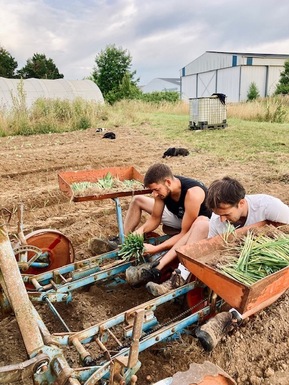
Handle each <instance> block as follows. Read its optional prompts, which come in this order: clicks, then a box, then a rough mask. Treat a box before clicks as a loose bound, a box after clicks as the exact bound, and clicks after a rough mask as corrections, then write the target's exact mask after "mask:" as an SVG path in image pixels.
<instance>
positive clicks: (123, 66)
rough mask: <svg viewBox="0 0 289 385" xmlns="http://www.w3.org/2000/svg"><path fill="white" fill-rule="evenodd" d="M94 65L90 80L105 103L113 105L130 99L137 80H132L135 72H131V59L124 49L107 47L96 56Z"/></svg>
mask: <svg viewBox="0 0 289 385" xmlns="http://www.w3.org/2000/svg"><path fill="white" fill-rule="evenodd" d="M95 63H96V66H95V67H94V69H93V72H92V74H91V77H90V78H91V80H93V81H94V82H95V83H96V84H97V85H98V87H99V88H100V90H101V92H102V94H103V97H104V98H105V100H106V101H108V102H109V103H114V102H115V101H117V100H120V99H123V98H131V96H132V95H131V93H132V94H133V93H134V92H135V91H136V88H137V82H138V81H139V79H137V80H134V79H133V78H134V76H135V74H136V71H131V65H132V64H131V63H132V58H131V55H130V53H129V52H128V51H127V50H126V49H122V48H117V47H116V46H115V45H114V44H112V45H108V46H107V47H106V48H105V50H102V51H101V52H100V53H99V54H97V56H96V58H95ZM130 92H131V93H130Z"/></svg>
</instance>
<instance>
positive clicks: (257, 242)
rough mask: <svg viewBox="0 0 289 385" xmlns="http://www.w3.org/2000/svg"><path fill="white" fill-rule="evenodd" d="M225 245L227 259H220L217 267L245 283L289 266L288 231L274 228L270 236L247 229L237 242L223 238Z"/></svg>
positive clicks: (248, 283)
mask: <svg viewBox="0 0 289 385" xmlns="http://www.w3.org/2000/svg"><path fill="white" fill-rule="evenodd" d="M226 249H227V250H226V254H227V252H229V253H228V255H227V256H226V261H230V262H227V263H225V264H223V265H222V264H221V263H219V264H217V268H218V269H219V270H220V271H221V272H223V273H225V275H227V276H229V277H232V278H234V279H236V280H237V281H239V282H241V283H243V284H245V285H248V286H250V285H252V284H253V283H255V282H257V281H259V280H260V279H262V278H265V277H267V276H268V275H270V274H273V273H275V272H276V271H279V270H281V269H283V268H284V267H287V266H289V234H285V233H283V232H281V231H278V230H277V229H276V230H275V231H274V230H273V231H272V232H271V234H270V236H269V235H268V234H264V233H263V234H256V233H254V231H251V230H249V231H248V232H247V235H246V236H245V237H243V238H242V239H241V240H240V243H239V244H235V245H234V246H233V245H230V243H228V242H226Z"/></svg>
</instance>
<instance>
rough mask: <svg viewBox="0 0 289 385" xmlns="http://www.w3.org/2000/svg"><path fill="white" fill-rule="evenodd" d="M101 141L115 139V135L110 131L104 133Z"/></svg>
mask: <svg viewBox="0 0 289 385" xmlns="http://www.w3.org/2000/svg"><path fill="white" fill-rule="evenodd" d="M102 139H115V133H114V132H111V131H109V132H106V133H105V134H104V135H103V137H102Z"/></svg>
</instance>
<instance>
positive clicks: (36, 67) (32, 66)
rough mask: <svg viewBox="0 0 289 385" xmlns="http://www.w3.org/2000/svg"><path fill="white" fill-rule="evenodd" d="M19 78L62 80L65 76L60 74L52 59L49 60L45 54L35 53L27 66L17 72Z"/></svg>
mask: <svg viewBox="0 0 289 385" xmlns="http://www.w3.org/2000/svg"><path fill="white" fill-rule="evenodd" d="M17 75H18V77H21V78H23V79H29V78H37V79H61V78H63V77H64V76H63V75H62V74H60V73H59V70H58V68H57V67H56V65H55V64H54V62H53V60H52V59H50V58H49V59H47V58H46V56H45V55H44V54H39V53H35V54H34V55H33V57H32V58H30V59H28V60H27V62H26V65H25V66H24V67H23V68H21V69H20V70H19V71H17Z"/></svg>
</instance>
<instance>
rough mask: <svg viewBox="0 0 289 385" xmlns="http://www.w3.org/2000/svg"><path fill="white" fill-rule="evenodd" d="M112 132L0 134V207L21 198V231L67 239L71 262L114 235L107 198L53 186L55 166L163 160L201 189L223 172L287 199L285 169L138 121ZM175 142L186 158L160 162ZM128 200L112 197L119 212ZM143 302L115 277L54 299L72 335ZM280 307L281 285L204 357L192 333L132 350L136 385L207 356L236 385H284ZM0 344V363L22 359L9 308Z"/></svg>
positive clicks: (287, 347)
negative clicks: (78, 196) (165, 135)
mask: <svg viewBox="0 0 289 385" xmlns="http://www.w3.org/2000/svg"><path fill="white" fill-rule="evenodd" d="M227 129H229V128H227ZM113 131H114V132H115V133H116V139H115V140H109V139H101V137H102V134H101V133H96V132H95V129H93V128H91V129H88V130H86V131H82V132H72V133H64V134H52V135H35V136H30V137H7V138H0V159H1V162H0V175H1V185H0V208H3V207H5V208H8V209H10V210H12V209H14V208H16V207H17V205H18V204H19V203H20V202H23V203H24V233H25V234H27V233H29V232H31V231H33V230H37V229H56V230H59V231H61V232H62V233H63V234H65V235H66V236H67V237H68V238H69V239H70V240H71V242H72V244H73V246H74V249H75V254H76V260H82V259H85V258H88V257H91V256H92V254H91V253H90V251H89V248H88V241H89V239H91V238H92V237H100V238H107V237H108V236H111V235H115V234H117V233H118V227H117V221H116V211H115V205H114V202H113V201H112V200H111V199H108V200H101V201H90V202H77V203H75V202H72V201H70V200H69V198H68V197H67V196H65V195H64V194H63V193H62V192H61V191H60V189H59V186H58V179H57V174H58V173H59V172H61V171H76V170H87V169H101V168H106V167H111V166H118V167H121V166H124V167H128V166H134V167H135V168H136V169H137V170H138V171H139V172H140V173H141V174H144V173H145V172H146V170H147V168H148V167H149V166H150V165H151V164H153V163H156V162H164V163H166V164H168V165H169V166H170V167H171V168H172V170H173V172H174V173H175V174H180V175H184V176H191V177H194V178H196V179H199V180H201V181H203V182H204V183H205V184H207V185H209V184H210V183H211V182H212V181H213V180H214V179H216V178H219V177H222V176H225V175H230V176H233V177H236V178H238V179H239V180H240V181H241V182H242V183H243V184H244V186H245V187H246V189H247V192H248V193H268V194H272V195H274V196H277V197H279V198H281V199H282V200H283V201H284V202H285V203H287V204H289V193H288V191H289V176H288V174H284V175H280V176H279V178H276V176H274V178H272V173H271V170H270V169H268V168H266V167H264V165H263V164H261V163H257V164H255V163H253V162H252V163H248V164H244V163H239V162H238V161H236V160H232V161H230V162H228V161H227V160H226V159H222V158H219V157H217V156H214V155H212V154H206V153H205V152H203V151H197V149H194V148H190V147H188V146H187V145H186V143H170V141H169V140H164V139H162V138H159V137H158V136H157V135H154V136H151V135H149V134H148V131H147V129H146V128H145V127H144V128H143V130H138V131H136V130H134V129H132V128H126V127H117V128H115V129H113ZM191 134H192V135H201V133H195V132H192V133H191ZM175 146H181V147H187V148H188V149H189V150H190V155H189V156H187V157H172V158H166V159H162V155H163V152H164V151H165V150H166V149H167V148H168V147H175ZM284 156H285V155H284ZM288 164H289V159H288ZM288 171H289V170H288ZM130 199H131V198H130V197H123V198H121V199H120V201H121V206H122V211H123V215H125V212H126V210H127V207H128V204H129V201H130ZM15 229H16V220H15V219H12V221H11V226H10V228H9V231H11V232H13V231H15ZM150 299H151V296H150V295H149V293H147V292H146V290H145V288H144V287H140V288H137V289H133V288H131V287H130V286H128V285H127V284H126V283H124V284H120V285H118V286H115V287H114V288H110V290H108V289H107V288H106V287H105V286H104V285H96V284H94V285H91V286H90V287H88V288H84V289H80V290H79V291H77V292H75V293H73V300H72V302H70V303H68V304H62V303H61V304H57V309H58V311H59V312H60V314H61V315H62V317H63V318H64V319H65V321H66V322H67V324H68V325H69V328H70V329H71V330H73V331H80V330H83V329H85V328H87V327H89V326H91V325H93V324H95V323H97V322H100V321H103V320H106V319H108V318H110V317H112V316H113V315H116V314H118V313H120V312H122V311H125V310H127V309H130V308H131V307H133V306H136V305H138V304H140V303H142V302H145V301H148V300H150ZM178 306H180V304H177V303H172V304H170V305H169V307H168V308H167V311H166V316H167V317H170V316H172V317H173V316H174V315H175V312H176V308H177V307H178ZM288 308H289V293H288V291H287V293H285V294H283V296H282V297H280V298H279V299H278V300H277V301H276V302H275V303H274V304H272V305H271V306H269V307H267V308H266V309H264V310H262V311H260V312H259V313H258V314H255V315H254V316H252V317H250V320H249V321H248V322H246V323H244V325H242V326H241V327H240V328H238V329H237V330H235V331H234V332H232V333H231V334H229V335H227V336H226V337H224V338H223V339H222V341H221V342H220V343H219V344H218V345H217V347H216V348H215V349H214V350H213V351H212V352H210V353H209V352H205V351H204V349H203V348H202V347H201V345H200V344H199V343H198V340H197V339H196V338H195V337H193V336H192V335H191V334H185V335H183V336H182V337H181V338H180V339H178V340H174V341H171V342H168V343H159V344H156V345H154V346H152V347H151V348H149V349H147V350H145V351H144V352H141V353H140V356H139V359H140V361H141V363H142V366H141V368H140V370H139V371H138V372H137V376H138V382H137V384H138V385H146V384H149V383H150V381H151V382H157V381H159V380H161V379H163V378H166V377H169V376H172V375H173V374H174V373H176V372H178V371H184V370H187V369H188V367H189V364H190V363H193V362H195V363H203V362H204V361H210V362H212V363H214V364H217V365H219V366H220V367H221V368H222V369H223V370H225V371H226V372H227V373H228V374H229V375H230V376H231V377H232V378H233V379H234V380H235V381H236V383H237V384H238V385H261V384H264V385H265V384H266V385H288V384H289V360H288V356H289V319H288ZM41 316H42V317H43V320H44V322H47V327H48V329H49V330H50V331H51V332H56V331H59V332H61V331H63V330H62V329H61V325H58V323H57V322H55V320H54V318H53V317H52V316H51V315H50V314H48V313H46V312H45V311H44V310H43V309H42V310H41ZM164 322H165V319H164ZM0 347H1V348H0V366H4V365H8V364H14V363H19V362H22V361H24V360H26V359H27V354H26V351H25V348H24V345H23V342H22V338H21V334H20V333H19V330H18V326H17V322H16V319H15V317H14V315H13V314H10V315H8V316H6V317H4V316H3V317H1V321H0ZM148 376H150V377H149V378H150V380H149V378H148ZM26 383H28V382H26Z"/></svg>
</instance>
